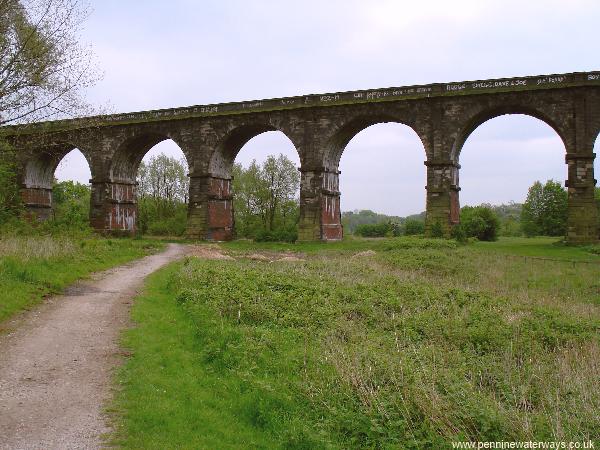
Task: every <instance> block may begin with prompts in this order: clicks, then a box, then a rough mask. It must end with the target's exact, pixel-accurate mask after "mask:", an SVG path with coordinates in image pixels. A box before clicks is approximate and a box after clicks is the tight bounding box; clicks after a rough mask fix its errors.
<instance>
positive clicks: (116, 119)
mask: <svg viewBox="0 0 600 450" xmlns="http://www.w3.org/2000/svg"><path fill="white" fill-rule="evenodd" d="M503 114H526V115H529V116H533V117H536V118H538V119H540V120H542V121H544V122H545V123H547V124H548V125H550V126H551V127H552V128H553V129H554V130H555V131H556V133H557V134H558V135H559V136H560V138H561V139H562V142H563V144H564V147H565V161H566V164H567V166H568V171H567V173H568V176H567V180H566V183H565V184H566V186H567V188H568V194H569V210H568V214H569V215H568V230H567V240H568V241H569V242H571V243H587V242H597V241H598V238H599V230H598V217H597V215H598V212H597V208H596V205H595V201H594V186H595V185H596V180H595V179H594V167H593V162H594V158H595V154H594V152H593V149H594V143H595V141H596V138H597V136H598V134H599V133H600V72H580V73H567V74H558V75H541V76H530V77H520V78H503V79H494V80H479V81H463V82H458V83H436V84H428V85H420V86H406V87H395V88H387V89H373V90H361V91H352V92H339V93H331V94H320V95H306V96H298V97H286V98H276V99H268V100H255V101H247V102H235V103H222V104H214V105H199V106H191V107H184V108H172V109H162V110H154V111H143V112H133V113H125V114H114V115H106V116H96V117H85V118H80V119H70V120H60V121H52V122H40V123H34V124H27V125H18V126H10V127H1V128H0V134H1V135H3V136H4V137H5V138H6V139H8V140H9V141H10V142H11V143H12V144H13V146H14V147H15V148H16V149H17V154H18V160H19V168H20V169H19V183H20V185H21V193H22V197H23V200H24V203H25V205H26V208H27V210H28V212H29V214H30V215H32V216H36V217H37V218H39V219H40V220H43V219H45V218H47V217H48V216H49V215H50V213H51V208H52V181H53V176H54V172H55V170H56V167H57V165H58V163H59V162H60V160H61V159H62V158H63V157H64V156H65V155H66V154H67V153H68V152H70V151H71V150H73V149H74V148H77V149H79V150H80V151H81V152H82V153H83V155H84V156H85V157H86V159H87V161H88V163H89V166H90V170H91V173H92V179H91V180H90V182H91V186H92V196H91V210H90V211H91V212H90V223H91V225H92V226H93V228H95V229H96V230H97V231H99V232H101V233H110V234H129V233H134V232H135V230H136V217H137V202H136V174H137V170H138V167H139V164H140V162H141V160H142V158H143V156H144V155H145V154H146V152H147V151H148V150H149V149H150V148H152V147H153V146H154V145H156V144H157V143H159V142H161V141H163V140H166V139H172V140H173V141H175V143H177V145H179V147H180V148H181V150H182V151H183V153H184V154H185V157H186V159H187V162H188V165H189V168H190V174H189V175H190V196H189V198H190V203H189V212H188V228H187V234H188V235H189V236H190V237H192V238H200V239H208V240H227V239H231V237H232V235H233V202H232V192H231V170H232V165H233V162H234V160H235V157H236V155H237V154H238V152H239V151H240V149H241V148H242V146H243V145H244V144H245V143H246V142H248V141H249V140H250V139H252V138H253V137H255V136H257V135H258V134H261V133H263V132H266V131H274V130H278V131H281V132H282V133H284V134H285V135H286V136H287V137H288V138H289V139H290V141H291V142H292V143H293V144H294V146H295V148H296V150H297V151H298V155H299V157H300V164H301V166H300V168H299V169H300V171H301V175H302V176H301V188H300V224H299V238H300V239H301V240H336V239H341V238H342V234H343V230H342V225H341V213H340V190H339V183H338V179H339V176H340V172H339V169H338V167H339V162H340V158H341V156H342V153H343V151H344V149H345V147H346V145H347V144H348V142H349V141H350V140H351V139H352V137H353V136H355V135H356V134H357V133H359V132H360V131H361V130H363V129H364V128H366V127H368V126H370V125H373V124H376V123H382V122H398V123H402V124H405V125H408V126H409V127H411V128H412V129H413V130H414V131H415V132H416V133H417V135H418V136H419V138H420V139H421V141H422V143H423V147H424V155H423V156H424V161H425V165H426V166H427V186H426V197H427V202H426V205H427V206H426V209H427V215H426V229H427V230H431V227H432V226H433V225H434V224H435V223H437V222H439V223H440V224H441V225H442V228H443V230H444V232H445V233H446V234H449V233H450V231H451V229H452V227H453V226H454V225H455V224H457V223H458V221H459V209H460V208H459V191H460V184H459V170H460V164H459V160H460V152H461V149H462V146H463V144H464V143H465V141H466V139H467V138H468V136H469V135H470V134H471V133H472V132H473V131H474V130H475V129H476V128H477V127H478V126H479V125H480V124H482V123H483V122H485V121H487V120H489V119H491V118H493V117H496V116H499V115H503ZM373 157H374V158H376V157H377V155H373ZM399 165H401V161H399ZM372 176H373V179H376V178H377V177H378V174H376V173H374V174H372ZM498 189H502V186H498Z"/></svg>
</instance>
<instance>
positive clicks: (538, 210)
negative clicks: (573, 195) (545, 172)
mask: <svg viewBox="0 0 600 450" xmlns="http://www.w3.org/2000/svg"><path fill="white" fill-rule="evenodd" d="M566 226H567V191H566V189H565V188H563V187H562V186H561V184H560V183H559V182H557V181H554V180H548V181H547V182H546V184H542V183H540V182H539V181H536V182H535V183H534V184H533V185H532V186H531V187H530V188H529V192H528V194H527V200H525V203H524V204H523V210H522V212H521V227H522V228H523V232H524V233H525V235H526V236H536V235H544V236H562V235H564V234H565V231H566Z"/></svg>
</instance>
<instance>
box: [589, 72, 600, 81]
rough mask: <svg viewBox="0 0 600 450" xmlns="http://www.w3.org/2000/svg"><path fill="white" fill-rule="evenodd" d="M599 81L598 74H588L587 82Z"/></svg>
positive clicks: (599, 76)
mask: <svg viewBox="0 0 600 450" xmlns="http://www.w3.org/2000/svg"><path fill="white" fill-rule="evenodd" d="M592 80H600V73H590V74H589V75H588V81H592Z"/></svg>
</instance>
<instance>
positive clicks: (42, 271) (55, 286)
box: [0, 235, 164, 323]
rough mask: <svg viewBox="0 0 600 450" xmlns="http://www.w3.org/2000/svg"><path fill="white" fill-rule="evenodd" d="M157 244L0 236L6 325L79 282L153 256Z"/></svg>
mask: <svg viewBox="0 0 600 450" xmlns="http://www.w3.org/2000/svg"><path fill="white" fill-rule="evenodd" d="M163 245H164V244H162V243H161V242H157V241H144V240H132V239H102V238H93V237H68V236H66V235H65V236H54V237H52V236H27V237H20V236H0V286H1V288H0V323H1V322H2V321H4V320H6V319H8V318H9V317H11V316H12V315H14V314H15V313H17V312H19V311H22V310H24V309H27V308H29V307H30V306H32V305H34V304H36V303H39V302H40V301H41V300H42V299H43V298H44V297H45V296H47V295H49V294H53V293H57V292H60V291H61V290H62V289H64V288H65V287H66V286H68V285H69V284H71V283H73V282H74V281H75V280H77V279H79V278H83V277H86V276H87V275H89V274H90V273H92V272H95V271H99V270H104V269H107V268H109V267H112V266H116V265H119V264H122V263H125V262H127V261H131V260H133V259H137V258H140V257H142V256H144V255H147V254H149V253H152V252H154V251H156V250H158V249H159V248H161V247H162V246H163Z"/></svg>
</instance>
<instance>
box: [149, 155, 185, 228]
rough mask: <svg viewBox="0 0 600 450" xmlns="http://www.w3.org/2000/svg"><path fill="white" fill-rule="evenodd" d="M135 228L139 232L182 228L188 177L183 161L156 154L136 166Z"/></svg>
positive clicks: (183, 225)
mask: <svg viewBox="0 0 600 450" xmlns="http://www.w3.org/2000/svg"><path fill="white" fill-rule="evenodd" d="M137 178H138V179H137V181H138V228H139V230H140V231H141V232H142V233H150V234H154V235H176V236H180V235H182V234H183V233H184V232H185V228H186V224H187V202H188V195H189V194H188V193H189V178H188V176H187V162H186V161H185V160H184V159H181V160H178V159H176V158H173V157H169V156H166V155H164V154H160V155H158V156H155V157H152V158H150V160H149V161H148V162H147V163H145V162H143V161H142V163H141V164H140V167H139V169H138V177H137Z"/></svg>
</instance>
